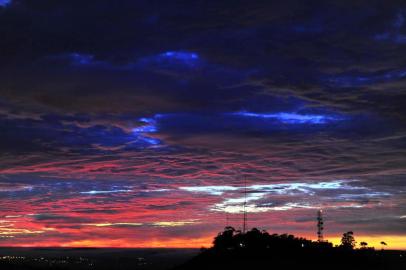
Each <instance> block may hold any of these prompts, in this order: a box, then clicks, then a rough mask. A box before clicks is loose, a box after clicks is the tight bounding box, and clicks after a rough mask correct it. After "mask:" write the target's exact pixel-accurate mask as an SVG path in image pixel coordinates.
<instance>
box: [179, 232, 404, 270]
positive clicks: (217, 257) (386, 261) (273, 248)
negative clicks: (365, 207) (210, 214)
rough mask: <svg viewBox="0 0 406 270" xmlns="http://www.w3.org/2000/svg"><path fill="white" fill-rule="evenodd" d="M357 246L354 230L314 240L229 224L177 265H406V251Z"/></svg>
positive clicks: (237, 269)
mask: <svg viewBox="0 0 406 270" xmlns="http://www.w3.org/2000/svg"><path fill="white" fill-rule="evenodd" d="M362 243H363V244H362V245H361V246H362V248H361V249H354V246H355V239H354V236H353V232H347V233H344V234H343V238H342V244H341V245H340V246H336V247H334V246H333V245H332V244H331V243H329V242H327V241H311V240H307V239H305V238H299V237H295V236H293V235H289V234H281V235H278V234H269V233H268V232H266V231H260V230H258V229H256V228H254V229H252V230H250V231H247V232H246V233H242V232H241V231H237V230H235V229H234V228H233V227H226V228H225V230H224V231H223V232H221V233H219V234H218V235H217V236H216V237H215V238H214V240H213V246H212V247H211V248H209V249H204V250H202V252H201V253H200V254H199V255H198V256H196V257H195V258H193V259H192V260H190V261H189V262H187V263H186V264H184V265H182V266H181V267H179V268H177V270H192V269H210V270H216V269H233V270H242V269H244V270H254V269H357V270H360V269H369V270H371V269H385V270H386V269H406V253H405V252H402V251H386V250H375V249H374V248H368V247H367V243H365V242H362Z"/></svg>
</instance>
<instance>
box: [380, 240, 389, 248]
mask: <svg viewBox="0 0 406 270" xmlns="http://www.w3.org/2000/svg"><path fill="white" fill-rule="evenodd" d="M381 245H382V250H383V247H384V246H387V245H388V244H386V243H385V242H384V241H381Z"/></svg>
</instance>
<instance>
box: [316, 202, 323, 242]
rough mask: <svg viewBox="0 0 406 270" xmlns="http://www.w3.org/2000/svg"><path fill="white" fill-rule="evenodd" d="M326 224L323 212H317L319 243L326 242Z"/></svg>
mask: <svg viewBox="0 0 406 270" xmlns="http://www.w3.org/2000/svg"><path fill="white" fill-rule="evenodd" d="M323 230H324V222H323V211H322V210H321V209H320V210H319V211H317V241H319V242H324V238H323Z"/></svg>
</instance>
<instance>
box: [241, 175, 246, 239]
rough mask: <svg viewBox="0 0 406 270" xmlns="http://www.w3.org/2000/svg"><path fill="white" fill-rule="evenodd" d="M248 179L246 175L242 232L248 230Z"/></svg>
mask: <svg viewBox="0 0 406 270" xmlns="http://www.w3.org/2000/svg"><path fill="white" fill-rule="evenodd" d="M246 206H247V179H246V178H245V176H244V205H243V212H244V215H243V223H242V233H245V232H246V230H247V208H246Z"/></svg>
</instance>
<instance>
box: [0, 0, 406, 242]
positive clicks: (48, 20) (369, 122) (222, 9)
mask: <svg viewBox="0 0 406 270" xmlns="http://www.w3.org/2000/svg"><path fill="white" fill-rule="evenodd" d="M402 2H403V1H357V0H352V1H306V3H304V2H303V1H291V0H287V1H252V0H250V1H227V0H224V1H200V0H195V1H153V0H148V1H135V0H122V1H107V0H97V1H96V0H87V1H82V0H80V1H79V0H59V1H54V0H35V1H29V0H2V1H1V0H0V36H1V42H0V52H1V53H0V246H63V247H78V246H97V247H201V246H210V245H211V242H212V239H213V237H214V236H215V235H216V234H217V233H218V232H219V231H221V230H222V229H223V228H224V227H225V226H227V225H230V226H234V227H235V228H237V229H241V227H242V211H243V203H244V190H245V186H246V197H247V212H248V227H249V228H253V227H258V228H260V229H265V230H267V231H268V232H270V233H291V234H294V235H297V236H303V237H307V238H309V239H316V237H317V235H316V217H317V211H318V210H319V209H323V215H324V220H325V230H324V235H325V238H326V239H330V240H331V241H335V242H337V241H338V240H339V238H340V236H341V235H342V233H344V232H346V231H350V230H351V231H354V236H355V238H356V240H358V241H367V242H368V243H370V245H379V242H380V241H385V242H386V243H388V247H389V248H403V249H406V106H405V104H406V92H405V89H404V87H405V86H406V5H405V4H404V3H402Z"/></svg>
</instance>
